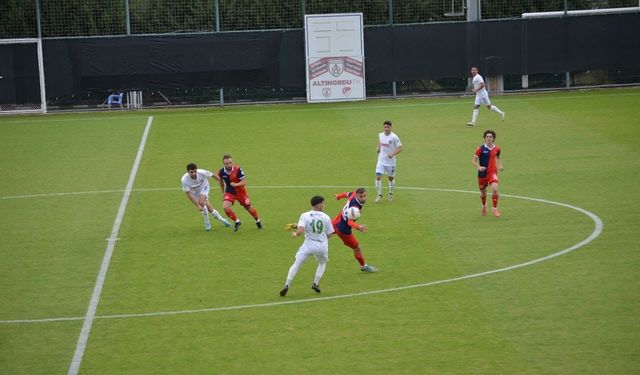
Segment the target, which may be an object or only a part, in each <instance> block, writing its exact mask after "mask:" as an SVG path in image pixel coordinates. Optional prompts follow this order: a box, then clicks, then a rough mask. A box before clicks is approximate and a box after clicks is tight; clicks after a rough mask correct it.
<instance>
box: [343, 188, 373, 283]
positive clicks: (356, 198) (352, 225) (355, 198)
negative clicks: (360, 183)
mask: <svg viewBox="0 0 640 375" xmlns="http://www.w3.org/2000/svg"><path fill="white" fill-rule="evenodd" d="M335 197H336V199H337V200H340V199H343V198H347V199H348V201H347V203H346V204H345V205H344V207H343V208H342V211H340V213H339V214H338V216H336V218H335V219H333V229H334V231H335V232H336V234H337V235H338V237H340V239H341V240H342V242H343V243H344V244H345V245H346V246H348V247H350V248H351V249H353V256H354V257H355V258H356V260H357V261H358V263H360V270H361V271H362V272H376V271H377V269H376V267H374V266H371V265H368V264H367V263H366V262H365V260H364V256H362V250H361V249H360V243H359V242H358V240H356V237H355V236H354V235H353V233H352V229H355V230H359V231H360V232H366V231H367V230H368V229H367V226H366V225H365V224H358V223H356V222H355V221H354V220H349V218H348V217H347V210H348V209H349V208H350V207H358V208H359V209H360V210H361V211H362V207H363V206H364V204H365V202H366V201H367V191H366V190H365V188H362V187H361V188H358V189H356V190H355V191H352V192H345V193H340V194H336V196H335Z"/></svg>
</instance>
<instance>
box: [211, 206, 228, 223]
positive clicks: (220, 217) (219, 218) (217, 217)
mask: <svg viewBox="0 0 640 375" xmlns="http://www.w3.org/2000/svg"><path fill="white" fill-rule="evenodd" d="M212 210H213V211H211V216H213V217H214V218H216V220H218V221H219V222H221V223H224V222H225V221H227V219H225V218H223V217H222V215H220V213H219V212H218V211H217V210H216V209H215V208H212Z"/></svg>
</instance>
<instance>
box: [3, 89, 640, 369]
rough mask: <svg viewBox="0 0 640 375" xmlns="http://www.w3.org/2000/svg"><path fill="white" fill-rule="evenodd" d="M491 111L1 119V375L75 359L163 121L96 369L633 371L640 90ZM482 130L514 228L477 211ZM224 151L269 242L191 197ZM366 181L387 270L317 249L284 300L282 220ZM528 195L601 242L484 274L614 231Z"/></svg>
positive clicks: (93, 345)
mask: <svg viewBox="0 0 640 375" xmlns="http://www.w3.org/2000/svg"><path fill="white" fill-rule="evenodd" d="M493 101H494V104H496V105H498V106H499V107H501V108H502V109H503V110H505V111H506V112H507V121H506V122H504V123H502V122H500V121H499V118H498V116H497V115H496V114H495V113H491V112H489V111H487V110H486V109H482V110H481V112H480V116H479V119H478V126H477V127H475V128H469V127H467V126H465V125H464V124H465V122H467V121H468V120H469V117H470V115H471V109H472V99H471V98H469V97H467V98H448V99H413V100H396V101H383V100H371V101H367V102H360V103H340V104H326V105H270V106H247V107H227V108H223V109H220V108H216V109H206V110H205V109H198V110H159V111H154V112H151V111H141V112H117V111H114V112H108V113H74V114H59V115H48V116H15V117H7V116H3V117H0V156H1V157H0V170H1V173H2V178H1V179H0V212H1V213H2V215H0V240H1V241H0V301H1V303H0V373H2V374H60V373H65V372H67V371H68V370H69V368H70V364H71V361H72V358H73V357H74V351H75V350H76V345H77V344H78V337H79V336H80V332H81V329H82V327H83V323H84V318H85V315H86V314H87V308H88V306H89V303H90V300H91V296H92V293H93V291H94V286H95V285H96V278H97V275H98V272H99V270H100V267H101V264H102V263H103V257H104V254H105V249H106V248H107V244H108V241H107V240H106V239H107V238H109V237H110V234H111V231H112V227H114V221H115V220H116V217H117V212H118V208H119V206H120V203H121V201H122V199H123V194H124V191H125V187H126V185H127V181H128V180H129V176H130V173H131V171H132V167H133V165H134V160H135V158H136V153H137V152H138V147H139V145H140V143H141V139H142V134H143V131H144V129H145V126H146V124H147V121H148V117H149V116H153V121H152V125H151V128H150V132H149V136H148V139H147V140H146V143H144V153H143V155H142V159H141V163H140V165H139V169H138V170H137V175H136V178H135V184H134V185H133V190H132V192H131V196H130V199H129V200H128V203H127V206H126V211H125V213H124V216H123V217H122V219H123V220H122V223H121V226H120V227H119V234H118V241H117V242H116V245H115V248H114V249H113V256H112V258H111V259H110V261H109V262H108V263H109V269H108V273H107V275H106V279H105V281H104V286H103V288H102V293H101V295H100V299H99V304H98V306H97V311H96V319H95V321H94V322H93V325H92V327H91V330H90V334H89V338H88V344H87V346H86V348H85V350H84V355H83V357H82V362H81V366H80V373H82V374H307V373H322V374H357V373H376V374H638V373H640V324H639V323H640V322H639V317H640V298H639V296H640V254H639V250H640V247H639V246H638V243H640V234H638V228H640V214H639V210H638V204H639V203H640V199H638V196H639V193H640V189H639V186H640V120H639V117H638V114H639V112H638V108H640V90H638V89H624V90H622V89H621V90H600V91H590V92H576V93H553V94H536V95H523V96H505V97H495V98H493ZM386 119H389V120H392V121H393V122H394V131H395V132H396V133H397V134H398V135H399V136H400V138H401V140H402V142H403V144H404V151H403V152H402V153H401V154H400V156H399V161H398V163H399V164H398V175H397V188H396V189H397V191H396V199H395V201H393V202H389V201H387V200H386V199H385V200H383V201H382V202H380V203H378V204H375V203H374V202H373V198H374V197H375V193H374V192H375V189H374V188H373V181H374V167H375V162H376V154H375V146H376V142H377V133H378V132H380V131H381V130H382V122H383V121H384V120H386ZM489 128H490V129H493V130H495V131H496V132H497V139H496V143H497V144H498V145H499V146H500V147H501V149H502V160H503V163H504V166H505V171H504V172H503V173H502V174H501V176H500V180H501V181H500V191H501V194H502V196H501V200H500V208H501V211H502V214H503V216H502V217H501V218H500V219H496V218H494V217H492V216H487V217H481V216H480V202H479V199H478V194H477V193H476V189H477V186H476V177H475V170H474V168H473V166H472V165H471V157H472V155H473V152H474V151H475V148H476V147H477V146H478V145H480V144H481V143H482V133H483V131H484V130H486V129H489ZM225 153H230V154H232V155H233V156H234V159H235V161H236V162H238V163H239V164H240V165H241V166H242V167H243V169H244V170H245V173H246V174H247V179H248V192H249V195H250V196H251V199H252V201H253V203H254V206H255V207H256V208H257V209H258V211H259V212H260V214H261V216H262V220H263V222H264V224H265V229H264V230H262V231H258V230H257V229H256V227H255V225H254V224H253V223H252V220H251V217H250V216H249V215H248V214H247V213H246V212H245V211H244V210H241V209H239V208H238V207H237V205H236V207H235V209H236V212H237V213H238V216H239V217H240V218H241V219H242V220H243V223H244V225H243V226H242V228H241V229H240V231H238V232H237V233H234V232H233V231H232V230H230V229H227V228H224V227H222V226H221V225H220V224H219V223H217V222H216V223H214V229H213V230H212V231H211V232H205V231H204V230H203V225H202V217H201V215H199V214H198V212H197V211H196V210H195V209H194V207H193V206H192V205H191V204H190V203H189V202H188V201H187V199H186V197H185V196H184V193H183V192H182V191H181V189H180V184H179V179H180V177H181V176H182V174H183V173H184V172H185V171H184V168H185V165H186V164H187V163H188V162H191V161H193V162H196V163H197V164H198V166H200V167H202V168H205V169H209V170H216V169H218V168H220V167H221V163H222V162H221V157H222V155H223V154H225ZM212 185H213V187H214V188H213V189H212V194H211V200H212V202H213V204H214V206H215V207H216V208H217V209H219V210H220V211H222V210H221V202H220V201H221V194H220V191H219V189H218V188H217V187H216V186H217V185H216V183H215V181H214V183H213V184H212ZM357 186H365V187H367V188H368V190H369V192H370V200H369V203H368V204H367V205H366V207H365V210H364V211H363V216H362V218H361V219H360V222H362V223H366V224H367V225H368V226H369V229H370V230H369V232H368V233H357V234H356V236H357V237H358V239H359V240H360V242H361V244H362V248H363V252H364V255H365V257H366V258H367V261H368V262H369V263H371V264H373V265H375V266H377V267H379V268H380V272H379V273H376V274H364V273H362V272H360V270H359V267H358V264H357V262H356V261H355V260H354V259H353V256H352V254H351V250H350V249H348V248H346V247H344V246H343V245H342V243H341V242H340V241H339V239H338V238H332V239H331V240H330V253H329V255H330V262H329V264H328V266H327V271H326V273H325V276H324V278H323V279H322V282H321V287H322V294H321V295H316V294H315V293H314V292H313V291H312V290H311V288H310V286H311V283H312V280H313V273H314V272H315V261H314V260H313V259H310V260H309V261H308V262H307V263H306V264H305V266H303V268H302V269H301V270H300V272H299V273H298V275H297V278H296V280H295V282H294V283H293V285H292V287H291V289H290V290H289V294H288V295H287V296H286V297H285V298H282V297H280V296H279V295H278V291H279V290H280V288H281V287H282V284H283V282H284V280H285V278H286V275H287V271H288V269H289V266H290V265H291V262H292V261H293V256H294V254H295V252H296V250H297V248H298V246H299V245H300V243H301V242H302V241H301V239H292V238H290V236H289V234H290V233H289V232H286V231H285V230H284V225H285V224H286V223H288V222H294V221H296V220H297V218H298V216H299V215H300V213H302V212H304V211H306V210H308V208H309V198H310V197H311V196H312V195H316V194H321V195H323V196H325V197H327V198H330V197H333V194H335V193H338V192H342V191H347V190H351V189H353V188H355V187H357ZM383 187H384V190H385V192H386V190H387V184H386V182H385V183H383ZM522 197H524V198H534V199H541V200H546V201H551V202H558V203H562V204H566V205H570V206H574V207H577V208H581V209H583V210H586V211H589V212H591V213H593V214H594V215H597V217H598V218H599V219H600V220H602V223H603V225H604V226H603V230H602V233H601V234H600V235H599V236H597V238H595V239H594V240H593V241H589V242H588V243H587V244H585V245H584V246H581V247H580V248H578V249H576V250H575V251H570V252H568V253H566V254H564V255H562V256H557V257H554V258H550V259H547V260H541V261H540V262H537V263H534V264H531V265H527V266H522V267H518V268H514V269H509V270H505V271H504V272H493V273H492V272H488V271H493V270H500V269H503V268H506V267H510V266H517V265H523V263H526V262H529V261H533V260H538V259H541V258H543V257H545V256H548V255H551V254H556V253H558V252H560V251H562V250H565V249H569V248H571V247H572V246H574V245H576V244H578V243H580V242H581V241H584V240H585V239H587V238H589V236H592V235H594V233H595V232H596V231H597V229H598V228H597V226H596V223H595V222H594V220H593V219H592V218H591V217H589V216H587V215H586V214H585V213H583V212H580V211H578V210H576V209H572V208H569V207H566V206H560V205H557V204H553V203H549V202H543V201H536V200H531V199H523V198H522ZM343 202H344V201H341V202H337V201H335V200H333V199H328V202H327V205H326V212H327V213H328V214H329V215H330V216H331V217H333V216H335V215H336V213H337V212H338V211H339V210H340V208H341V206H342V204H343ZM484 272H488V273H487V274H485V275H482V276H480V275H476V274H479V273H484ZM467 275H476V276H477V277H469V278H463V277H464V276H467ZM461 278H462V279H461Z"/></svg>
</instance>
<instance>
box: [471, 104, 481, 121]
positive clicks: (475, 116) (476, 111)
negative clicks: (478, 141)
mask: <svg viewBox="0 0 640 375" xmlns="http://www.w3.org/2000/svg"><path fill="white" fill-rule="evenodd" d="M479 111H480V110H479V109H478V108H476V109H474V110H473V115H471V123H472V124H475V123H476V120H477V119H478V112H479Z"/></svg>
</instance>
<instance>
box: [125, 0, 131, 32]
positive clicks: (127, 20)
mask: <svg viewBox="0 0 640 375" xmlns="http://www.w3.org/2000/svg"><path fill="white" fill-rule="evenodd" d="M124 17H125V20H124V21H125V23H126V27H127V35H131V16H130V15H129V0H124Z"/></svg>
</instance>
